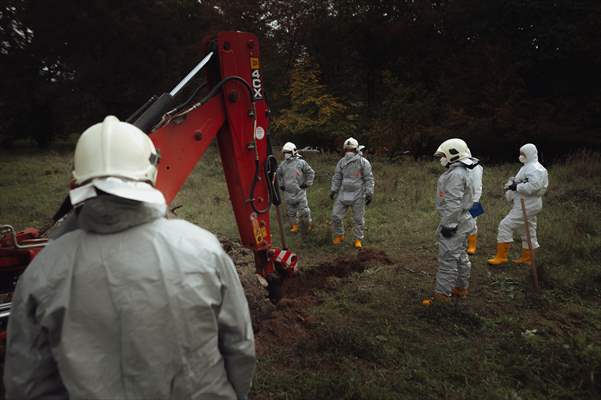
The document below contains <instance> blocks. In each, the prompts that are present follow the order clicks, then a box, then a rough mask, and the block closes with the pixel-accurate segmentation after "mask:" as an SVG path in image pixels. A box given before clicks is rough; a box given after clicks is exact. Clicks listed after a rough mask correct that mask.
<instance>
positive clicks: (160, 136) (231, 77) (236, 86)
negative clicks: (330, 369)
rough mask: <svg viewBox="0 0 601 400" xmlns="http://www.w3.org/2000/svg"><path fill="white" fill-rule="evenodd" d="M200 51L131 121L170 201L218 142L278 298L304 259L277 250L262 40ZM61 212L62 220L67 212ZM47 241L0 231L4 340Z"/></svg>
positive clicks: (242, 39) (231, 36)
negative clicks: (147, 142) (13, 304)
mask: <svg viewBox="0 0 601 400" xmlns="http://www.w3.org/2000/svg"><path fill="white" fill-rule="evenodd" d="M201 53H202V55H203V57H204V58H203V61H202V62H201V63H200V64H199V65H197V67H196V68H195V69H194V70H193V71H192V72H191V73H190V74H189V75H188V76H187V77H186V78H185V79H184V80H183V81H182V82H181V83H180V84H179V85H178V86H176V88H174V89H173V90H172V91H171V92H170V93H165V94H163V95H162V96H160V97H158V98H152V99H151V100H149V101H148V102H147V103H146V104H145V105H144V106H142V108H141V109H140V110H138V111H136V113H134V115H133V116H132V117H130V118H129V119H128V121H129V122H131V123H133V124H134V125H136V126H138V127H139V128H140V129H142V130H144V131H145V132H147V133H148V134H149V135H150V137H151V139H152V140H153V142H154V144H155V146H156V147H157V149H158V151H159V153H160V162H159V173H158V180H157V187H158V189H159V190H161V192H163V194H164V195H165V198H166V200H167V203H171V201H172V200H173V199H174V198H175V196H176V194H177V193H178V192H179V190H180V189H181V187H182V185H183V184H184V182H185V181H186V179H187V178H188V176H189V175H190V173H191V172H192V170H193V169H194V167H195V165H196V164H197V162H198V160H200V159H201V158H202V156H203V155H204V153H205V151H206V150H207V148H208V146H209V145H210V144H211V142H213V140H214V139H215V138H216V139H217V143H218V146H219V152H220V155H221V161H222V164H223V170H224V175H225V179H226V181H227V186H228V191H229V195H230V200H231V202H232V207H233V210H234V215H235V217H236V222H237V224H238V229H239V232H240V239H241V241H242V244H243V245H244V246H246V247H248V248H250V249H252V250H253V252H254V255H255V265H256V272H257V274H258V276H259V277H260V278H259V279H260V281H261V282H262V283H263V284H264V285H265V286H266V287H267V290H268V294H269V297H270V298H271V299H272V301H277V300H279V298H280V297H281V290H280V289H281V283H282V281H283V280H284V279H285V278H286V277H288V276H289V275H291V274H293V273H295V272H296V268H297V257H296V255H295V254H293V253H292V252H290V251H289V250H288V249H286V248H285V247H286V246H285V244H284V243H283V244H282V246H283V248H282V249H280V248H276V247H273V245H272V236H271V230H270V210H271V206H272V204H274V205H276V206H277V205H279V203H280V198H279V193H278V191H277V184H276V182H275V171H276V169H277V162H276V160H275V158H274V157H273V155H272V149H271V142H270V136H269V133H268V125H269V120H268V107H267V103H266V100H265V95H264V91H263V83H262V76H261V72H260V66H261V60H260V57H259V43H258V41H257V38H256V37H255V36H254V35H252V34H249V33H244V32H220V33H218V34H216V35H214V36H210V37H207V38H205V39H204V40H203V42H202V45H201ZM200 70H202V74H199V71H200ZM199 75H202V76H204V78H205V79H204V84H203V85H198V86H197V87H196V88H195V89H194V90H193V91H192V95H191V96H189V98H188V99H187V100H186V101H185V102H183V103H181V104H179V105H176V101H175V100H176V99H177V98H178V94H180V93H181V91H182V89H183V88H185V87H187V88H188V89H190V86H192V85H191V82H193V80H198V79H197V77H198V76H199ZM180 96H181V95H180ZM61 209H62V212H59V214H58V216H60V215H61V214H64V212H65V211H66V210H67V209H68V207H66V208H65V207H61ZM278 215H279V213H278ZM58 219H59V218H58V217H56V216H55V220H58ZM280 228H281V226H280ZM282 235H283V233H282ZM282 242H283V237H282ZM45 243H46V240H45V238H44V237H43V235H41V234H40V233H39V232H38V231H36V230H33V229H28V230H26V231H23V232H19V233H16V232H15V231H14V230H13V229H12V228H11V227H10V226H0V278H1V280H2V282H3V285H2V287H0V339H1V336H2V335H3V333H4V329H5V323H6V320H7V318H8V315H9V309H10V303H9V301H10V294H11V293H10V292H11V291H12V290H14V284H15V282H16V279H17V277H18V275H19V274H20V273H21V272H22V271H23V270H24V269H25V268H26V266H27V265H28V264H29V262H30V261H31V260H32V259H33V258H34V257H35V256H36V255H37V253H38V252H39V251H40V250H41V249H42V248H43V246H44V245H45Z"/></svg>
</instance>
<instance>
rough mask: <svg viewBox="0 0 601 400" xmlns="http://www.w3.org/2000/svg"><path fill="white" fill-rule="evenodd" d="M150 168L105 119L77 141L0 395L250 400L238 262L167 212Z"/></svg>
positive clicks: (250, 355)
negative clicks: (68, 207) (60, 208)
mask: <svg viewBox="0 0 601 400" xmlns="http://www.w3.org/2000/svg"><path fill="white" fill-rule="evenodd" d="M157 162H158V154H157V151H156V150H155V148H154V145H153V144H152V141H151V140H150V139H149V138H148V136H147V135H145V134H144V133H143V132H142V131H141V130H139V129H138V128H136V127H135V126H133V125H130V124H127V123H124V122H120V121H119V120H118V119H117V118H115V117H112V116H109V117H107V118H106V119H105V120H104V122H102V123H100V124H96V125H94V126H92V127H90V128H89V129H88V130H86V131H85V132H84V133H83V134H82V136H81V137H80V139H79V141H78V143H77V146H76V149H75V163H74V166H75V168H74V171H73V177H74V179H75V182H76V185H77V187H76V188H75V189H73V190H72V191H71V192H70V198H71V202H72V203H73V205H74V207H75V208H74V211H72V212H71V213H70V214H69V215H68V216H67V217H66V218H67V219H68V220H70V222H69V223H66V222H65V223H66V224H67V225H69V226H70V228H69V229H62V230H60V229H59V230H57V231H55V235H54V236H53V237H54V239H52V240H50V242H49V244H48V245H47V246H46V248H45V249H44V250H43V251H42V252H41V253H40V254H39V255H38V256H37V257H36V258H35V259H34V260H33V262H32V263H31V264H30V265H29V267H28V268H27V269H26V270H25V272H24V273H23V275H22V276H21V277H20V279H19V282H18V286H17V289H16V292H15V295H14V299H13V307H12V312H11V316H10V321H9V326H8V342H7V349H6V360H5V369H4V385H5V389H6V397H7V399H8V400H26V399H223V400H225V399H232V400H236V399H246V398H247V395H248V392H249V390H250V385H251V381H252V377H253V374H254V369H255V348H254V337H253V331H252V326H251V320H250V316H249V310H248V305H247V302H246V298H245V296H244V292H243V289H242V286H241V284H240V280H239V278H238V275H237V272H236V269H235V267H234V265H233V263H232V261H231V259H230V258H229V256H228V255H227V254H225V252H224V251H223V249H222V248H221V245H220V243H219V241H218V240H217V239H216V238H215V236H213V235H212V234H211V233H209V232H207V231H205V230H203V229H201V228H199V227H197V226H195V225H192V224H190V223H188V222H186V221H183V220H174V219H172V220H168V219H166V218H165V211H166V204H165V199H164V197H163V195H162V193H161V192H159V191H158V190H157V189H155V188H154V183H155V181H156V174H157V169H156V164H157ZM56 232H59V233H58V234H57V233H56ZM57 236H58V237H57Z"/></svg>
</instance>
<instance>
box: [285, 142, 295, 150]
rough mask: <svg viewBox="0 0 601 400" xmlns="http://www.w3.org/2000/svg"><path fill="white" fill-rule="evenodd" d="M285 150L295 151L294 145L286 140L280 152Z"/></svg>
mask: <svg viewBox="0 0 601 400" xmlns="http://www.w3.org/2000/svg"><path fill="white" fill-rule="evenodd" d="M286 152H290V153H296V145H295V144H294V143H292V142H287V143H286V144H284V146H283V147H282V153H286Z"/></svg>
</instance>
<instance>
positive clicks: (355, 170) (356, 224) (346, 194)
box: [330, 137, 374, 249]
mask: <svg viewBox="0 0 601 400" xmlns="http://www.w3.org/2000/svg"><path fill="white" fill-rule="evenodd" d="M343 148H344V152H345V154H344V157H342V158H341V159H340V161H338V164H336V169H335V171H334V175H333V176H332V186H331V188H330V198H331V199H332V200H334V207H333V209H332V228H333V230H334V234H335V237H334V240H333V243H334V245H340V244H341V243H342V242H343V241H344V226H343V223H342V219H343V218H344V215H345V214H346V210H347V209H348V208H352V210H353V235H354V237H355V242H354V246H355V248H356V249H361V248H362V247H363V244H362V240H363V237H364V226H365V206H366V205H368V204H369V203H371V201H372V199H373V195H374V175H373V173H372V169H371V164H370V163H369V161H368V160H367V159H366V158H365V157H363V155H362V153H361V150H360V149H359V142H357V140H356V139H354V138H352V137H351V138H348V139H347V140H345V141H344V145H343Z"/></svg>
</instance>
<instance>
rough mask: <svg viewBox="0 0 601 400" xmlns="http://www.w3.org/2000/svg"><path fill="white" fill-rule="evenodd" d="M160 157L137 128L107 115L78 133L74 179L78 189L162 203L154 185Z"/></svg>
mask: <svg viewBox="0 0 601 400" xmlns="http://www.w3.org/2000/svg"><path fill="white" fill-rule="evenodd" d="M158 161H159V155H158V153H157V151H156V149H155V147H154V144H153V143H152V140H150V138H149V137H148V136H147V135H146V134H145V133H144V132H142V131H141V130H140V129H139V128H137V127H135V126H134V125H131V124H129V123H127V122H121V121H119V120H118V119H117V117H114V116H112V115H109V116H108V117H106V118H105V119H104V121H103V122H101V123H98V124H95V125H92V126H91V127H90V128H88V129H86V130H85V131H84V133H82V134H81V136H80V137H79V140H78V141H77V145H76V146H75V155H74V169H73V178H74V179H75V184H76V185H77V186H80V187H81V186H93V187H95V188H97V189H100V190H102V191H103V192H107V193H110V194H113V195H115V196H118V197H123V198H127V199H132V200H138V201H150V202H161V198H162V202H164V201H165V200H164V197H163V196H162V194H161V192H159V191H158V190H157V189H155V188H154V187H153V186H154V184H155V183H156V179H157V164H158Z"/></svg>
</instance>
